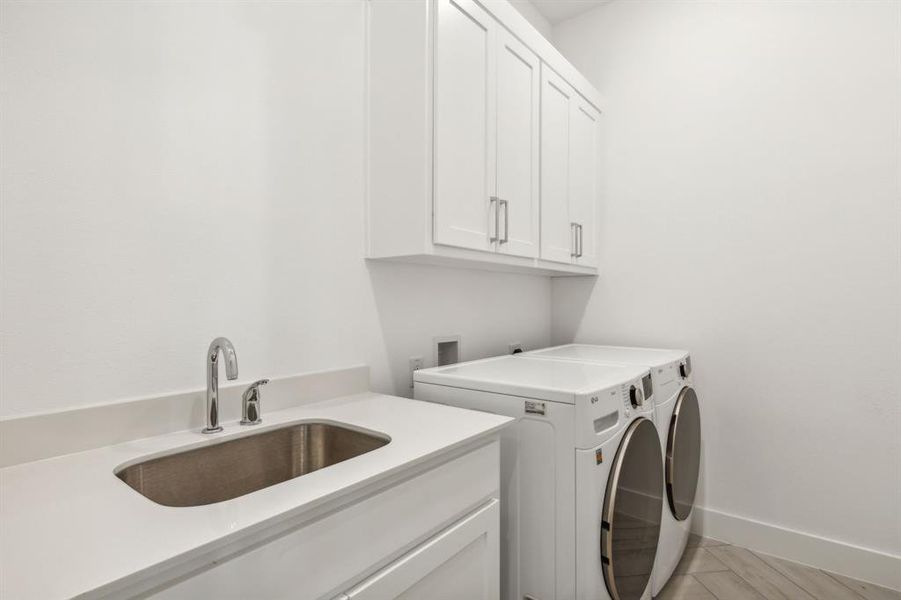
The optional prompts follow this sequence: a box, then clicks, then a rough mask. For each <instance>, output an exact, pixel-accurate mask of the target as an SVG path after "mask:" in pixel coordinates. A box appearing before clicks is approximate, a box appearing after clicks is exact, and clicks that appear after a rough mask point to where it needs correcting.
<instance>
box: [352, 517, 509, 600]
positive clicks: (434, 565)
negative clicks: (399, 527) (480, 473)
mask: <svg viewBox="0 0 901 600" xmlns="http://www.w3.org/2000/svg"><path fill="white" fill-rule="evenodd" d="M499 523H500V504H499V502H498V501H497V500H494V499H493V500H491V501H490V502H489V503H488V504H487V505H485V506H483V507H482V508H480V509H478V510H477V511H476V512H474V513H473V514H471V515H469V516H468V517H466V518H464V519H462V520H460V521H459V522H457V523H455V524H454V525H452V526H451V527H449V528H447V529H445V530H444V531H442V532H441V533H439V534H438V535H436V536H435V537H433V538H431V539H430V540H429V541H427V542H426V543H424V544H422V545H421V546H418V547H417V548H415V549H414V550H412V551H411V552H409V553H407V554H406V555H404V556H403V557H401V558H400V559H399V560H397V561H396V562H394V563H392V564H391V565H389V566H388V567H386V568H385V569H383V570H381V571H379V572H378V573H376V574H375V575H373V576H372V577H370V578H369V579H367V580H366V581H364V582H363V583H361V584H360V585H358V586H357V587H355V588H354V589H353V590H351V591H349V592H347V597H348V598H349V600H393V599H395V598H398V599H400V598H403V599H408V600H455V599H459V598H471V599H473V600H476V599H479V598H481V599H484V600H489V599H494V598H497V597H498V594H499V589H500V588H499V577H498V574H499V554H500V549H499V536H500V524H499Z"/></svg>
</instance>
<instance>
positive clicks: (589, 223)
mask: <svg viewBox="0 0 901 600" xmlns="http://www.w3.org/2000/svg"><path fill="white" fill-rule="evenodd" d="M600 118H601V115H600V113H598V112H597V110H596V109H595V108H594V107H593V106H591V104H589V103H588V102H586V101H585V100H584V99H583V98H582V97H580V96H579V95H578V94H577V95H576V96H575V98H574V102H573V103H572V116H571V117H570V128H571V129H570V147H569V148H570V149H569V206H570V214H571V215H572V220H573V222H574V223H575V224H576V225H575V228H576V233H577V235H578V240H577V242H578V247H577V248H576V252H575V254H576V256H575V257H574V258H575V261H576V263H577V264H580V265H587V266H597V219H598V197H599V194H600V184H599V180H600V169H599V168H598V163H599V161H600V153H599V146H598V144H599V138H600V133H599V131H598V130H599V127H600Z"/></svg>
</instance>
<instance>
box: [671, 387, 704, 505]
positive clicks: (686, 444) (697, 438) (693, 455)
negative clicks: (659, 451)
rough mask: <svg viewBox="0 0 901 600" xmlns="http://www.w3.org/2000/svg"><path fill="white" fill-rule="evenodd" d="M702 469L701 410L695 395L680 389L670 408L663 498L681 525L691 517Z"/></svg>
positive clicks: (692, 392) (687, 388)
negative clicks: (665, 498)
mask: <svg viewBox="0 0 901 600" xmlns="http://www.w3.org/2000/svg"><path fill="white" fill-rule="evenodd" d="M700 466H701V410H700V407H699V406H698V395H697V394H695V391H694V389H692V388H690V387H684V388H682V391H681V392H679V397H678V398H677V399H676V406H674V407H673V418H672V419H671V420H670V425H669V436H668V437H667V439H666V497H667V500H668V501H669V507H670V510H671V511H672V513H673V516H674V517H675V518H676V519H677V520H679V521H684V520H685V519H687V518H688V516H689V515H690V514H691V509H692V507H693V506H694V503H695V492H696V491H697V489H698V472H699V471H700Z"/></svg>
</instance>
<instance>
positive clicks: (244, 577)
mask: <svg viewBox="0 0 901 600" xmlns="http://www.w3.org/2000/svg"><path fill="white" fill-rule="evenodd" d="M498 452H499V450H498V442H497V441H496V439H495V441H492V442H491V443H489V444H487V445H483V446H481V447H478V448H475V449H473V450H471V451H469V452H466V453H465V454H463V455H461V456H458V457H456V458H453V459H450V460H446V461H445V462H443V463H440V464H438V465H437V466H434V467H432V468H429V469H428V470H426V471H425V472H422V473H419V474H418V475H415V476H412V477H408V478H406V479H402V480H400V481H397V482H396V483H391V484H387V487H383V488H382V489H380V490H378V491H376V492H373V491H372V490H358V491H355V492H354V493H353V496H354V497H352V498H343V499H340V502H341V508H340V509H331V510H330V512H325V513H323V514H315V515H305V516H299V517H297V520H299V521H300V522H299V523H297V522H291V523H285V524H283V525H280V526H278V527H277V528H275V529H274V530H271V531H270V533H269V536H268V538H267V539H266V540H263V541H262V542H251V543H250V548H249V549H248V548H247V547H246V545H247V542H244V546H245V548H244V549H241V548H240V546H239V544H238V543H235V544H234V546H233V548H232V549H231V551H230V553H229V552H228V551H226V550H223V551H220V552H219V554H220V555H222V556H223V558H221V559H215V560H211V562H210V563H209V564H207V565H206V567H205V568H203V569H202V570H200V571H199V572H197V573H196V574H195V575H193V576H191V577H188V578H186V579H182V580H180V581H178V582H174V583H172V584H169V585H168V587H166V586H163V587H164V589H158V590H157V591H156V592H155V593H154V594H152V595H151V596H150V597H152V598H154V599H156V600H163V599H166V600H194V599H196V598H217V600H228V599H232V600H239V599H241V600H246V599H247V598H254V599H255V600H276V599H283V598H284V599H288V598H290V599H292V600H320V599H322V600H329V599H340V600H351V599H352V600H375V599H379V600H389V599H394V598H404V599H408V600H443V599H447V600H451V599H454V600H458V599H460V598H467V599H473V600H476V599H478V600H498V599H499V597H500V554H499V552H500V550H499V548H500V541H499V528H500V507H499V501H498V498H499V491H498V490H499V485H500V479H499V478H500V474H499V473H500V471H499V455H498ZM385 485H386V484H383V486H385ZM337 502H339V500H336V503H337ZM323 509H324V510H329V507H323Z"/></svg>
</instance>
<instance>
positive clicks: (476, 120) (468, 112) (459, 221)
mask: <svg viewBox="0 0 901 600" xmlns="http://www.w3.org/2000/svg"><path fill="white" fill-rule="evenodd" d="M437 4H438V25H437V32H436V35H435V243H436V244H448V245H450V246H459V247H461V248H472V249H474V250H489V249H492V248H493V243H494V239H493V237H494V235H493V233H494V229H495V225H494V216H495V214H494V212H495V207H494V205H493V204H494V203H493V201H492V200H491V198H492V197H493V196H494V195H495V193H494V192H495V189H496V183H495V182H496V176H495V151H496V143H495V140H496V136H495V132H496V131H497V125H496V119H497V117H496V110H495V98H496V90H495V85H494V79H495V73H496V53H495V52H494V45H495V39H496V35H497V27H498V26H497V23H496V22H495V21H494V19H492V18H491V16H490V15H489V14H488V13H487V12H485V10H483V9H482V8H481V7H480V6H479V5H478V4H476V3H475V2H474V1H473V0H437Z"/></svg>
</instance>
